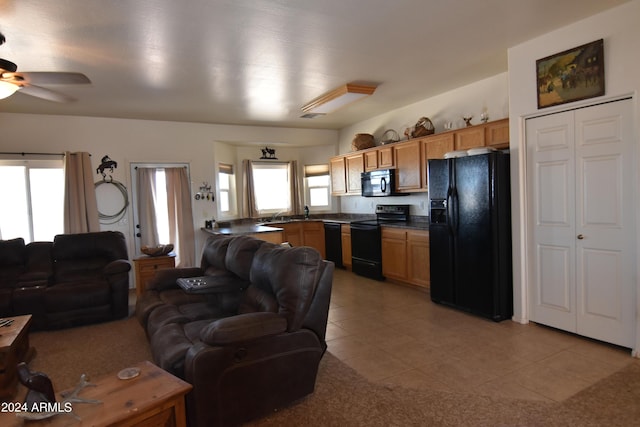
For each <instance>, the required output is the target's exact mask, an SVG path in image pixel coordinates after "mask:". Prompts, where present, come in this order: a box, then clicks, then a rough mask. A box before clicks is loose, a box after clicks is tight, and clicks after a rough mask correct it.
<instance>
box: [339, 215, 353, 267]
mask: <svg viewBox="0 0 640 427" xmlns="http://www.w3.org/2000/svg"><path fill="white" fill-rule="evenodd" d="M340 237H341V241H342V265H343V266H344V267H345V268H349V269H350V268H351V226H350V225H349V224H342V227H341V229H340Z"/></svg>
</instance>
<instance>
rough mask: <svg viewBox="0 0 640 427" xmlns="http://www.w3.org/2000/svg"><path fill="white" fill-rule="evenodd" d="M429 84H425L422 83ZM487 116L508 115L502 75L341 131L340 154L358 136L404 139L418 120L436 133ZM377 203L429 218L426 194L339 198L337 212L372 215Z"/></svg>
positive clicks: (477, 120)
mask: <svg viewBox="0 0 640 427" xmlns="http://www.w3.org/2000/svg"><path fill="white" fill-rule="evenodd" d="M425 84H428V82H425ZM482 112H487V113H488V114H489V120H491V121H492V120H499V119H503V118H505V117H508V115H509V95H508V81H507V73H501V74H498V75H495V76H493V77H489V78H487V79H484V80H480V81H477V82H475V83H472V84H469V85H467V86H463V87H460V88H458V89H455V90H452V91H450V92H446V93H443V94H441V95H438V96H434V97H432V98H429V99H425V100H423V101H420V102H417V103H415V104H411V105H408V106H406V107H403V108H399V109H396V110H393V111H389V112H388V113H385V114H382V115H379V116H376V117H373V118H371V119H368V120H365V121H362V122H359V123H356V124H354V125H352V126H349V127H346V128H344V129H341V130H340V137H339V154H343V153H348V152H351V151H352V150H351V141H352V140H353V137H354V135H355V134H357V133H370V134H372V135H373V136H374V138H375V140H376V141H377V142H378V143H379V141H380V139H381V137H382V134H383V133H384V132H385V131H386V130H387V129H394V130H395V131H396V132H398V134H399V135H400V136H401V137H402V138H404V135H403V134H404V129H405V128H407V127H409V126H413V125H415V124H416V122H417V121H418V119H419V118H420V117H423V116H426V117H428V118H429V119H430V120H431V121H432V122H433V124H434V126H435V132H436V133H439V132H442V131H444V130H445V129H444V123H445V122H449V121H450V122H452V123H453V124H454V129H457V128H461V127H464V126H465V124H464V121H463V120H462V117H463V116H468V115H472V116H473V117H474V119H473V120H472V121H471V123H472V124H479V123H480V113H482ZM377 203H383V204H408V205H411V209H410V212H411V215H428V209H427V193H417V194H415V195H410V196H403V197H385V198H384V199H370V198H364V197H360V196H343V197H340V211H341V212H345V213H373V212H374V207H375V205H376V204H377Z"/></svg>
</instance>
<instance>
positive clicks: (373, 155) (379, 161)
mask: <svg viewBox="0 0 640 427" xmlns="http://www.w3.org/2000/svg"><path fill="white" fill-rule="evenodd" d="M363 155H364V170H365V171H372V170H376V169H390V168H393V167H394V165H395V163H394V161H393V147H392V146H390V145H387V146H384V147H376V148H371V149H368V150H366V151H364V153H363Z"/></svg>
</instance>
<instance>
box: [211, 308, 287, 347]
mask: <svg viewBox="0 0 640 427" xmlns="http://www.w3.org/2000/svg"><path fill="white" fill-rule="evenodd" d="M286 330H287V319H285V318H284V317H283V316H281V315H279V314H277V313H270V312H261V313H246V314H239V315H236V316H231V317H225V318H223V319H218V320H216V321H213V322H211V323H210V324H209V325H207V326H206V327H205V328H203V329H202V331H201V332H200V340H202V342H204V343H206V344H209V345H226V344H231V343H235V342H245V341H251V340H255V339H258V338H262V337H267V336H270V335H277V334H280V333H283V332H286Z"/></svg>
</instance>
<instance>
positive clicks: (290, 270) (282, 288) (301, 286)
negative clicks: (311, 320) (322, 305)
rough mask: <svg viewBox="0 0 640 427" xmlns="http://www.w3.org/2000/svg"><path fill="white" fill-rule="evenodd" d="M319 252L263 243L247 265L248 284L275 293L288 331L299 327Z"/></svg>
mask: <svg viewBox="0 0 640 427" xmlns="http://www.w3.org/2000/svg"><path fill="white" fill-rule="evenodd" d="M321 261H322V260H321V258H320V253H319V252H318V251H317V250H315V249H313V248H310V247H306V246H298V247H294V248H285V247H279V246H272V245H268V246H267V245H265V246H263V247H262V248H260V249H259V250H258V251H257V252H256V254H255V256H254V258H253V264H252V265H251V286H256V287H257V288H259V289H261V290H264V291H265V292H267V293H271V294H273V295H274V296H275V299H276V300H277V302H278V312H279V313H280V314H282V315H283V316H284V317H285V318H286V319H287V324H288V330H289V332H292V331H296V330H298V329H300V327H301V326H302V322H303V321H304V316H305V315H306V313H307V311H308V308H309V305H310V304H311V300H312V299H313V295H314V293H315V289H316V285H317V283H318V279H319V275H320V265H321Z"/></svg>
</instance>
